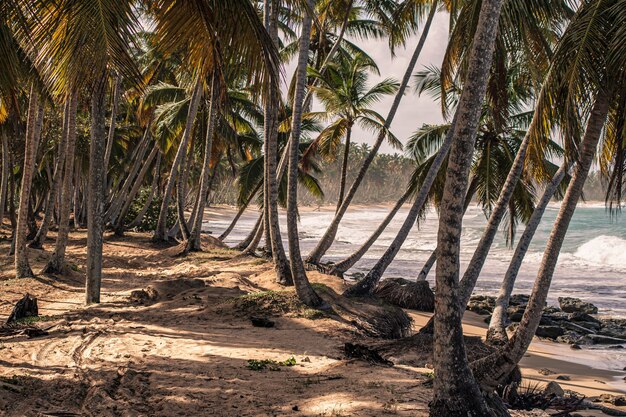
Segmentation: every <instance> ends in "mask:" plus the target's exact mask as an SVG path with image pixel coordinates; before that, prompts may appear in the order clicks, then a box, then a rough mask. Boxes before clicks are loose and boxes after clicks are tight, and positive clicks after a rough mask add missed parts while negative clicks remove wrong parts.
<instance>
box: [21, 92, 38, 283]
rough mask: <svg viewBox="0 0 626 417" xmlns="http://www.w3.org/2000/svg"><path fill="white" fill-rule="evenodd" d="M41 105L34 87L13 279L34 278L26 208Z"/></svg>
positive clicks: (25, 147)
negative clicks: (28, 241)
mask: <svg viewBox="0 0 626 417" xmlns="http://www.w3.org/2000/svg"><path fill="white" fill-rule="evenodd" d="M40 107H41V108H43V104H42V103H40V101H39V94H38V93H37V91H36V89H35V85H34V83H33V85H32V86H31V88H30V94H29V103H28V120H27V126H26V141H25V146H24V164H23V165H22V183H21V188H20V202H19V211H18V215H17V227H16V230H15V277H16V278H29V277H34V276H35V275H34V274H33V271H32V270H31V269H30V265H29V263H28V252H27V249H26V238H27V235H28V207H29V202H30V190H31V186H32V182H33V171H34V170H35V163H36V161H35V158H36V157H37V145H38V140H39V138H38V136H37V132H36V130H37V127H36V125H37V124H38V123H37V122H38V118H39V117H38V115H39V108H40Z"/></svg>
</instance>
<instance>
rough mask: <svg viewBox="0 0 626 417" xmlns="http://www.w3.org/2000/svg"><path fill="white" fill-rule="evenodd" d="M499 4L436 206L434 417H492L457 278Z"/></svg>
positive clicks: (486, 4)
mask: <svg viewBox="0 0 626 417" xmlns="http://www.w3.org/2000/svg"><path fill="white" fill-rule="evenodd" d="M503 3H504V2H503V1H501V0H483V2H482V7H481V9H480V17H479V22H478V25H477V29H476V33H475V35H474V38H473V42H472V48H471V52H470V57H469V67H468V69H467V71H468V72H467V77H466V79H465V85H464V89H463V93H462V94H461V98H460V101H459V105H458V108H457V111H456V114H455V116H454V121H453V123H452V124H453V126H454V127H453V128H452V129H450V133H449V136H451V137H453V138H454V140H453V144H452V148H451V149H450V157H449V161H448V169H447V175H446V184H445V187H444V193H443V199H442V202H441V208H440V216H439V234H438V243H437V247H438V250H437V276H436V285H437V292H436V294H435V314H434V317H435V337H434V361H433V362H434V367H435V375H436V377H435V380H434V385H433V390H434V398H433V401H432V402H431V403H430V415H431V416H434V417H437V416H441V417H443V416H467V415H480V416H487V415H490V414H491V413H490V411H489V409H488V407H487V405H486V404H485V401H484V399H483V394H482V393H481V391H480V389H479V387H478V384H477V383H476V381H475V379H474V377H473V375H472V372H471V371H470V368H469V365H468V361H467V356H466V353H465V346H464V342H463V329H462V327H461V317H462V314H461V313H462V310H461V306H460V304H459V300H458V298H459V297H458V296H459V292H458V282H459V281H458V278H459V267H460V265H459V252H460V240H461V239H460V238H461V230H462V221H463V212H464V197H465V194H466V191H467V186H468V174H469V170H470V167H471V162H472V154H473V152H474V142H475V139H476V133H477V130H478V124H479V119H480V114H481V110H482V107H483V100H484V97H485V92H486V90H487V80H488V78H489V71H490V69H491V64H492V61H493V52H494V49H495V41H496V35H497V31H498V22H499V17H500V11H501V8H502V4H503ZM486 394H487V395H489V393H488V392H487V393H486Z"/></svg>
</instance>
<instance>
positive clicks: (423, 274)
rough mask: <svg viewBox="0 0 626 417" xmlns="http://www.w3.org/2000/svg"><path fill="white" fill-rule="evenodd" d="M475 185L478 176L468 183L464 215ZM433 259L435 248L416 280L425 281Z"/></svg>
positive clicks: (434, 257) (474, 191)
mask: <svg viewBox="0 0 626 417" xmlns="http://www.w3.org/2000/svg"><path fill="white" fill-rule="evenodd" d="M477 186H478V178H476V177H474V178H473V179H472V182H471V183H470V185H469V188H468V189H467V194H466V195H465V204H464V207H463V215H465V213H466V212H467V209H468V207H469V205H470V203H471V202H472V198H474V194H475V193H476V188H477ZM435 261H437V248H435V250H433V253H431V254H430V256H429V257H428V259H427V260H426V263H425V264H424V267H423V268H422V270H421V271H420V273H419V275H418V276H417V281H426V277H427V276H428V273H429V272H430V270H431V268H432V267H433V265H434V264H435Z"/></svg>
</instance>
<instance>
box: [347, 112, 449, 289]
mask: <svg viewBox="0 0 626 417" xmlns="http://www.w3.org/2000/svg"><path fill="white" fill-rule="evenodd" d="M457 114H458V112H457ZM455 128H456V115H455V116H454V120H452V126H451V128H450V130H449V131H448V134H447V135H446V138H445V140H444V141H443V143H442V144H441V148H439V150H438V151H437V156H436V157H435V159H434V160H433V163H432V165H431V166H430V168H429V169H428V173H427V174H426V177H425V178H424V182H423V183H422V186H421V188H420V191H419V193H418V194H417V197H416V198H415V201H413V204H412V205H411V209H410V210H409V212H408V214H407V216H406V219H404V223H402V226H401V227H400V230H398V233H397V234H396V237H395V238H394V239H393V241H392V242H391V245H389V247H388V248H387V250H386V251H385V253H384V254H383V256H381V258H380V259H379V260H378V262H376V264H375V265H374V267H373V268H372V269H371V270H370V271H369V272H368V273H367V275H366V276H365V278H363V279H362V280H360V281H359V282H357V283H356V284H354V285H353V286H352V287H350V288H348V289H347V290H346V291H345V292H344V295H345V296H347V297H356V296H363V295H367V294H371V293H372V292H373V291H374V289H375V288H376V285H378V282H379V281H380V279H381V277H382V276H383V274H384V273H385V270H386V269H387V267H388V266H389V265H390V264H391V262H392V261H393V260H394V258H395V257H396V255H397V254H398V252H399V251H400V248H401V247H402V244H403V243H404V241H405V240H406V238H407V237H408V236H409V232H410V231H411V229H412V228H413V225H414V224H415V222H416V221H417V216H418V215H419V213H420V212H421V211H422V208H423V207H424V204H426V200H427V199H428V193H429V192H430V188H431V187H432V185H433V183H434V182H435V179H436V177H437V173H438V172H439V169H440V168H441V165H442V164H443V162H444V161H445V159H446V156H447V154H448V151H449V150H450V147H451V146H452V143H453V139H454V135H453V134H454V130H455Z"/></svg>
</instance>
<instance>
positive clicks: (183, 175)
mask: <svg viewBox="0 0 626 417" xmlns="http://www.w3.org/2000/svg"><path fill="white" fill-rule="evenodd" d="M189 142H190V143H189V149H188V150H187V153H186V154H185V156H184V157H183V160H182V161H181V163H180V169H181V170H182V171H181V172H179V173H178V184H176V215H177V216H178V231H177V232H176V233H174V234H173V233H172V231H171V230H170V232H169V236H170V237H175V236H176V235H177V234H178V232H180V235H181V237H182V239H183V240H188V239H189V234H190V233H191V232H190V231H189V226H188V223H187V219H185V203H186V202H187V182H188V179H189V169H190V168H189V164H188V163H187V161H192V160H193V148H194V146H195V136H192V137H191V139H190V141H189Z"/></svg>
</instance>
